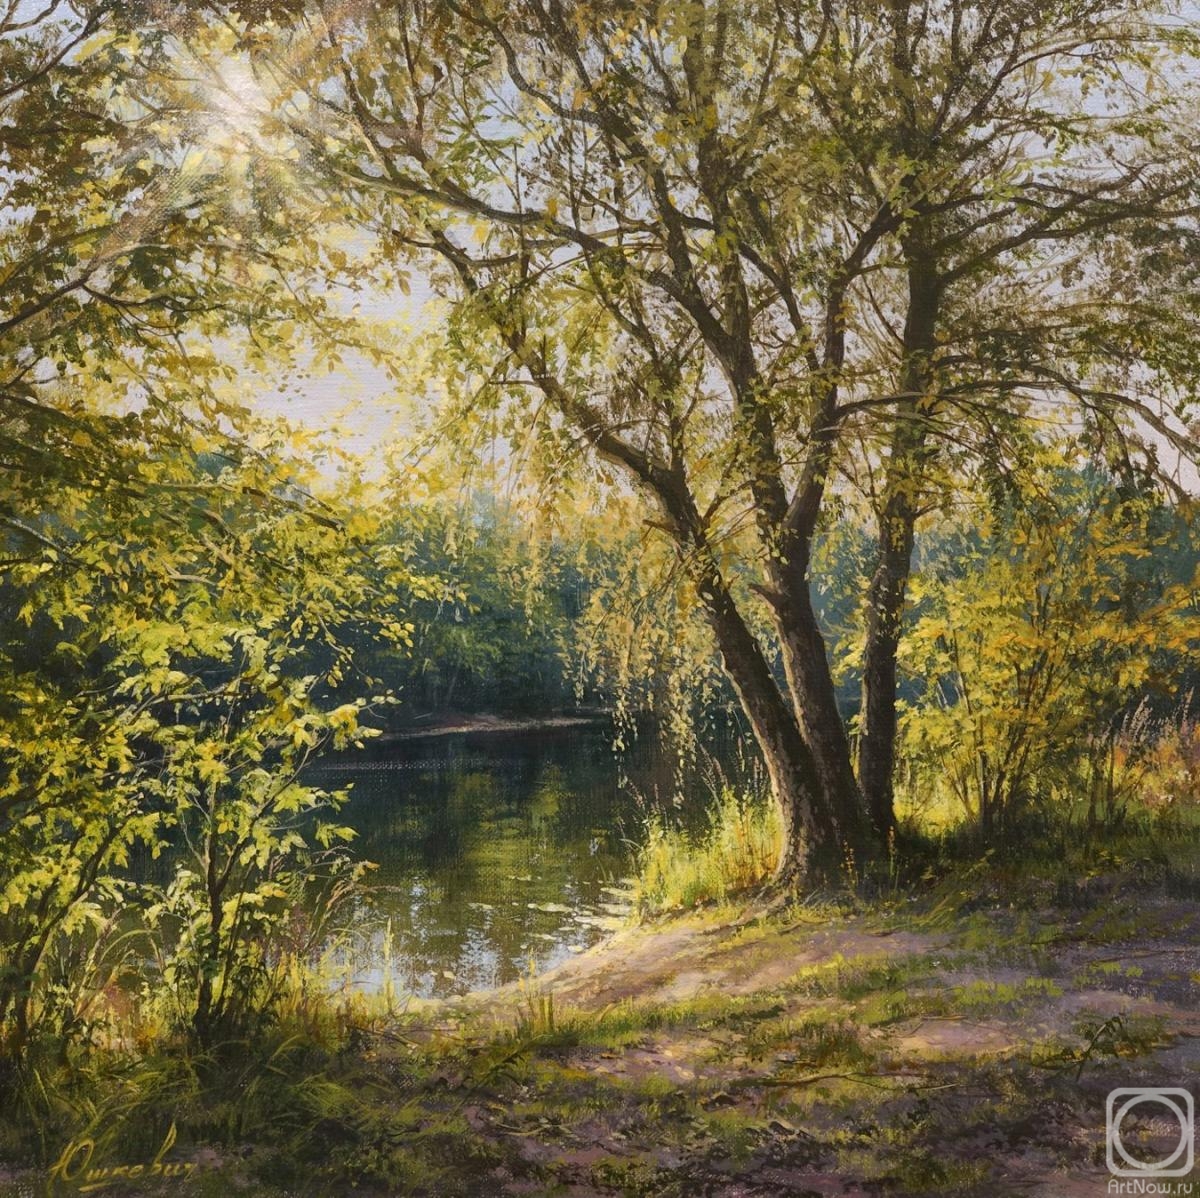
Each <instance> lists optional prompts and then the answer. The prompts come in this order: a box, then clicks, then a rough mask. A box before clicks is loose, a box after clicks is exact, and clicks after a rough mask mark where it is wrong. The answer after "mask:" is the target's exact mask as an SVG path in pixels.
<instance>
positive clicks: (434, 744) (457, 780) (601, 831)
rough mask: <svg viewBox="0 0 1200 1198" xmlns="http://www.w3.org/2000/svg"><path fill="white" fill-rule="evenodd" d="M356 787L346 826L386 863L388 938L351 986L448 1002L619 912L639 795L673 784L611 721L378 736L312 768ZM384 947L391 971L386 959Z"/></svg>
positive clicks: (566, 949) (328, 781) (646, 750)
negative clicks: (619, 740) (624, 742)
mask: <svg viewBox="0 0 1200 1198" xmlns="http://www.w3.org/2000/svg"><path fill="white" fill-rule="evenodd" d="M314 781H319V782H320V784H322V785H326V786H342V785H344V784H345V783H347V782H350V783H353V789H352V792H351V794H352V797H351V800H350V802H349V803H348V804H347V806H346V808H345V812H344V822H346V823H348V824H349V825H351V826H352V827H354V828H355V829H356V830H357V831H358V833H359V839H358V840H357V841H356V846H357V848H358V850H359V851H360V852H361V853H362V855H363V856H364V857H366V858H367V859H368V860H370V861H373V862H376V863H377V865H378V866H379V868H378V870H377V871H376V873H375V874H374V875H373V877H374V885H373V889H374V891H375V897H376V900H377V904H378V908H379V910H380V913H381V915H382V917H384V918H386V919H387V920H388V921H390V926H391V936H392V945H391V952H390V954H388V953H385V951H384V947H383V944H382V935H383V933H382V932H380V933H378V934H377V935H376V937H375V940H374V947H373V952H372V954H371V958H372V959H370V960H368V961H367V962H366V964H365V966H364V967H363V968H362V969H361V970H360V972H359V974H358V977H357V982H358V984H359V985H362V986H364V987H366V988H369V989H379V988H382V986H383V984H384V976H385V971H386V970H387V969H388V968H390V970H391V973H392V980H393V984H394V985H395V987H396V989H397V991H400V992H411V993H415V994H418V995H421V996H431V995H437V996H444V995H449V994H455V993H462V992H464V991H466V990H472V989H478V988H482V987H490V986H497V985H502V984H504V983H506V982H510V981H513V980H515V979H516V978H517V977H519V976H521V975H522V974H527V973H528V972H530V970H536V971H541V970H544V969H546V968H549V967H551V966H553V965H554V964H556V963H558V962H559V961H561V960H563V959H564V958H566V957H567V956H569V955H570V954H571V953H572V952H573V951H581V950H582V949H584V948H585V947H587V946H588V945H590V944H592V943H594V942H595V941H596V940H597V939H598V938H599V937H601V936H602V935H604V934H605V932H606V931H607V930H610V929H611V928H612V927H613V926H614V925H615V924H616V923H617V922H619V920H620V919H621V917H622V916H623V913H624V912H623V907H622V903H621V894H622V880H623V879H625V878H626V877H627V875H628V873H629V870H630V865H631V860H632V854H631V849H630V844H629V841H630V840H631V839H632V838H634V837H636V835H637V831H638V829H639V827H640V826H641V809H642V802H643V800H645V799H650V800H653V799H654V798H655V797H656V796H661V795H665V794H669V793H670V788H671V769H670V762H669V759H668V758H667V756H666V755H665V754H664V753H662V752H661V751H659V750H658V749H657V748H656V747H655V745H654V744H653V743H651V742H650V741H649V740H647V741H645V742H643V743H640V744H639V745H638V746H637V747H635V749H634V750H633V751H632V752H628V751H627V752H625V753H623V754H621V755H620V756H619V757H618V756H617V755H616V754H614V752H613V751H612V748H611V744H610V740H609V737H608V735H607V734H606V733H605V732H604V731H602V730H591V729H583V730H580V729H562V730H556V731H553V732H539V733H522V734H519V735H514V734H503V735H502V734H496V733H487V734H476V735H471V734H463V735H454V736H441V737H432V738H428V739H421V740H413V741H403V742H398V743H393V744H389V745H375V746H373V747H371V748H369V749H368V750H365V751H364V752H362V753H359V754H356V755H353V756H342V757H339V758H335V759H331V760H328V761H326V762H324V763H322V764H321V765H320V766H318V767H317V770H316V777H315V778H314ZM388 956H390V965H389V964H388V963H387V958H388Z"/></svg>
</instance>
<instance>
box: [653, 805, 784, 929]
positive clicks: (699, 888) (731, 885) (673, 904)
mask: <svg viewBox="0 0 1200 1198" xmlns="http://www.w3.org/2000/svg"><path fill="white" fill-rule="evenodd" d="M782 840H783V827H782V824H781V821H780V818H779V812H778V810H777V808H776V807H775V804H774V803H772V802H771V801H770V798H769V797H768V796H767V795H765V794H762V793H750V794H747V793H745V792H741V791H737V790H734V789H732V788H730V787H726V788H725V789H724V790H722V791H721V793H720V795H719V796H718V798H717V801H716V803H715V804H714V806H713V808H712V811H711V812H710V813H709V818H708V823H707V826H705V827H704V828H703V829H702V830H700V831H699V832H689V831H687V830H685V829H682V828H673V827H669V826H668V825H667V824H666V823H665V822H664V821H663V820H662V819H661V818H660V817H658V816H652V817H651V818H650V819H649V820H648V821H647V826H646V836H645V840H644V842H643V844H642V846H641V847H640V848H639V850H638V854H637V877H636V879H635V883H634V892H635V893H634V904H635V907H636V908H637V910H638V911H639V913H641V914H643V915H652V914H657V913H660V912H664V911H678V910H681V909H686V908H689V907H696V906H699V905H701V904H704V903H712V902H723V901H724V900H725V899H727V898H729V897H730V896H731V895H735V894H737V893H739V892H740V891H745V890H749V889H751V888H752V887H754V886H759V885H761V884H762V883H764V882H766V881H767V880H768V879H769V878H770V877H771V874H772V873H773V872H774V869H775V864H776V862H777V861H778V860H779V851H780V847H781V844H782Z"/></svg>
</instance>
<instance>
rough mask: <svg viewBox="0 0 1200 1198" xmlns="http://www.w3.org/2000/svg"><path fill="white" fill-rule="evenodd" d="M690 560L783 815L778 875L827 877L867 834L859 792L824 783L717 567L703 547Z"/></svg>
mask: <svg viewBox="0 0 1200 1198" xmlns="http://www.w3.org/2000/svg"><path fill="white" fill-rule="evenodd" d="M693 561H694V563H695V564H694V566H693V578H694V581H695V584H696V587H697V590H698V592H699V594H700V597H701V599H702V601H703V603H704V608H705V612H706V614H707V617H708V622H709V625H710V627H711V628H712V630H713V633H714V635H715V637H716V641H717V645H718V648H719V649H720V652H721V658H722V662H723V664H724V667H725V671H726V673H727V674H728V676H729V679H730V681H731V682H732V683H733V686H734V689H735V691H736V692H737V695H738V699H739V700H740V703H741V707H742V710H743V711H744V713H745V715H746V718H747V720H748V721H749V724H750V728H751V730H752V732H753V733H754V738H755V740H756V741H757V743H758V746H759V749H760V750H761V752H762V755H763V761H764V763H765V765H766V769H767V775H768V777H769V779H770V782H771V789H772V791H773V793H774V795H775V798H776V801H777V802H778V804H779V807H780V812H781V815H782V817H783V826H784V833H785V835H784V845H783V852H782V854H781V856H780V860H779V865H778V867H777V869H776V880H777V881H779V882H781V883H788V884H792V883H796V882H811V881H813V880H817V879H820V878H827V877H832V876H834V875H835V874H836V871H837V869H838V867H839V864H840V863H841V862H842V861H843V860H844V859H845V856H846V850H847V849H848V848H849V849H852V850H854V851H855V852H860V851H861V850H862V849H863V848H864V847H865V845H866V844H867V843H868V842H869V839H870V828H869V825H868V824H867V821H866V820H865V818H864V814H865V813H864V809H863V806H862V803H861V800H860V798H859V794H858V790H857V788H855V790H854V793H853V796H852V801H846V796H844V795H839V794H838V793H837V792H836V791H835V790H832V789H830V788H829V787H828V786H827V785H826V780H825V778H824V777H823V776H822V770H821V767H820V765H819V763H818V761H817V758H816V755H815V754H814V752H813V750H812V748H811V747H810V745H809V743H808V741H807V739H806V737H805V734H804V732H803V731H802V730H801V727H800V723H799V721H798V719H797V717H796V713H795V710H794V709H793V706H792V703H791V702H790V701H789V699H788V697H787V696H786V695H784V693H783V692H782V691H781V689H780V687H779V684H778V683H777V681H776V679H775V677H774V675H773V673H772V671H771V667H770V664H769V663H768V661H767V658H766V656H765V654H764V653H763V650H762V647H761V646H760V645H759V643H758V641H757V640H756V639H755V637H754V634H753V633H752V632H751V631H750V629H749V628H748V626H747V625H746V622H745V620H744V619H743V617H742V614H741V612H740V611H739V610H738V608H737V605H736V603H735V602H734V599H733V597H732V596H731V595H730V593H729V589H728V587H727V585H726V583H725V580H724V578H723V577H722V576H721V574H720V571H719V570H718V569H717V568H716V566H715V564H714V563H713V562H712V560H711V558H710V557H708V555H707V554H705V553H703V552H701V553H700V554H697V555H695V557H694V558H693ZM823 652H824V648H823V646H822V653H823ZM847 760H848V759H847Z"/></svg>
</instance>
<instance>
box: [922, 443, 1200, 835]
mask: <svg viewBox="0 0 1200 1198" xmlns="http://www.w3.org/2000/svg"><path fill="white" fill-rule="evenodd" d="M1020 484H1021V485H1020V489H1019V490H1018V491H1016V492H1014V493H1013V494H1012V495H1011V496H1009V497H1008V498H1007V499H1006V500H1005V502H1004V503H1003V504H1002V505H1001V506H1000V507H999V508H998V509H997V508H996V507H995V505H994V504H993V503H992V500H991V498H990V497H988V496H978V497H977V499H976V502H975V504H973V505H971V506H970V507H968V508H967V514H968V516H969V525H968V526H969V528H970V533H969V538H970V541H972V542H973V545H972V547H971V548H970V549H969V550H968V551H966V552H963V551H961V548H960V550H959V551H958V552H956V553H954V555H953V556H952V558H948V559H943V560H938V558H937V557H934V559H933V560H932V561H931V562H929V563H928V564H927V565H926V567H925V568H924V569H923V570H922V571H921V572H920V573H919V574H918V576H917V578H916V579H915V581H914V589H915V590H917V592H918V593H919V595H920V598H921V602H920V607H921V614H920V617H919V618H918V619H917V620H916V623H915V627H914V628H913V629H912V630H911V632H910V633H909V634H908V635H907V636H906V637H905V639H904V642H903V648H902V655H901V661H902V665H903V666H904V667H906V668H907V670H908V671H909V672H910V673H911V674H912V675H913V676H914V677H916V678H918V679H921V680H923V686H922V693H920V694H919V695H918V696H917V697H916V698H915V699H914V700H913V701H912V702H911V703H909V704H906V705H905V710H904V713H903V719H902V722H901V729H902V735H903V737H904V743H905V750H906V751H905V757H906V759H907V761H908V764H909V767H910V771H911V773H912V775H913V781H912V783H911V788H912V790H913V791H915V792H916V793H918V794H920V795H921V796H922V797H923V798H924V799H925V801H927V802H928V801H930V800H935V799H937V798H940V797H946V796H947V795H948V796H952V797H953V799H954V800H955V804H954V805H956V806H960V807H961V810H962V814H964V815H965V816H966V817H967V818H968V819H970V820H972V821H973V822H974V823H975V824H976V826H977V827H978V828H979V829H980V830H981V831H982V833H983V834H984V836H985V837H988V838H990V837H991V836H993V835H994V834H996V833H997V832H1000V831H1002V830H1004V829H1005V827H1006V826H1010V825H1012V824H1014V823H1016V822H1017V821H1019V819H1020V818H1021V816H1022V815H1023V814H1025V812H1026V811H1027V809H1028V808H1029V807H1031V806H1034V805H1041V806H1043V807H1046V806H1047V805H1048V804H1049V803H1050V802H1052V801H1053V802H1056V803H1057V804H1059V805H1060V806H1061V807H1063V808H1066V809H1068V810H1069V808H1070V806H1071V805H1072V804H1077V805H1082V804H1083V803H1084V802H1085V801H1086V805H1087V807H1088V819H1089V823H1091V824H1094V823H1095V822H1096V821H1097V819H1098V818H1099V814H1100V811H1101V810H1102V809H1103V811H1104V812H1105V813H1106V815H1107V818H1108V819H1110V820H1111V819H1112V818H1113V817H1114V816H1115V814H1116V805H1117V804H1116V785H1115V783H1116V781H1117V779H1116V778H1115V772H1116V762H1117V756H1118V750H1119V749H1121V750H1129V749H1131V748H1132V749H1138V748H1143V746H1137V745H1133V744H1131V743H1130V738H1128V737H1125V743H1124V744H1123V745H1122V744H1120V741H1121V738H1122V733H1123V732H1125V731H1126V730H1127V727H1128V725H1129V724H1130V723H1134V722H1137V717H1138V716H1139V712H1140V711H1141V709H1142V706H1143V705H1144V704H1146V703H1147V702H1148V700H1149V699H1150V696H1152V695H1155V694H1158V695H1160V696H1162V695H1172V694H1178V693H1179V691H1180V689H1181V682H1182V678H1183V676H1184V670H1185V667H1186V664H1187V662H1188V661H1189V659H1190V656H1191V655H1192V654H1194V652H1195V648H1196V642H1197V628H1198V627H1200V626H1198V624H1197V619H1196V616H1197V611H1196V591H1195V583H1196V581H1197V578H1196V574H1195V570H1196V566H1195V550H1194V547H1193V546H1191V545H1190V544H1189V543H1188V542H1189V540H1190V538H1189V537H1188V536H1187V535H1186V529H1187V527H1188V526H1187V524H1186V523H1184V522H1183V521H1181V520H1180V519H1179V518H1178V517H1177V515H1176V514H1175V513H1172V512H1170V511H1169V509H1166V508H1165V507H1164V505H1163V503H1162V501H1161V497H1160V496H1157V495H1155V494H1154V493H1153V492H1152V491H1149V490H1145V489H1144V490H1143V492H1142V493H1141V494H1138V493H1133V494H1122V489H1121V488H1120V487H1114V486H1112V485H1111V480H1106V479H1104V478H1103V476H1102V475H1100V474H1099V473H1098V472H1097V471H1096V470H1095V469H1093V468H1089V466H1088V464H1087V461H1086V457H1084V456H1083V455H1082V454H1080V452H1079V448H1078V446H1072V445H1065V446H1058V447H1055V448H1054V449H1051V450H1045V451H1043V452H1042V453H1041V454H1039V455H1038V460H1037V461H1036V462H1035V463H1030V464H1029V465H1028V466H1027V467H1026V468H1025V469H1023V470H1022V477H1021V480H1020ZM1181 541H1182V542H1183V544H1182V546H1181V544H1180V542H1181ZM1181 548H1182V549H1183V550H1185V552H1183V553H1182V554H1181V553H1180V549H1181ZM1143 722H1144V721H1143ZM1101 799H1103V802H1101V801H1100V800H1101Z"/></svg>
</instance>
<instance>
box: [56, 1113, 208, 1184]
mask: <svg viewBox="0 0 1200 1198" xmlns="http://www.w3.org/2000/svg"><path fill="white" fill-rule="evenodd" d="M174 1145H175V1124H174V1123H172V1124H171V1128H170V1130H169V1131H168V1132H167V1135H166V1138H165V1139H164V1140H163V1142H162V1147H161V1148H159V1150H158V1151H157V1152H156V1153H155V1154H154V1159H153V1160H151V1161H139V1162H137V1163H135V1164H127V1165H93V1163H92V1161H93V1158H94V1157H95V1155H96V1141H95V1140H93V1139H90V1138H87V1139H83V1140H72V1141H71V1142H70V1143H69V1144H68V1145H67V1146H66V1147H65V1148H64V1149H63V1150H62V1155H61V1156H60V1157H59V1158H58V1160H57V1161H55V1162H54V1164H53V1165H51V1166H50V1184H51V1187H52V1188H53V1185H54V1183H55V1182H59V1181H61V1182H63V1183H64V1184H65V1185H69V1186H74V1187H75V1189H77V1190H78V1191H79V1193H81V1194H90V1193H92V1192H94V1191H96V1190H102V1189H104V1187H105V1186H110V1185H112V1184H113V1183H114V1182H118V1181H136V1180H137V1179H138V1178H146V1179H149V1178H153V1179H155V1180H158V1179H160V1178H173V1179H174V1180H177V1181H181V1180H183V1179H185V1178H188V1177H191V1175H192V1174H193V1173H194V1172H195V1170H196V1165H195V1163H194V1162H191V1161H185V1162H183V1163H181V1164H168V1163H167V1162H165V1161H164V1160H163V1157H164V1156H166V1155H167V1153H168V1152H170V1151H171V1149H172V1148H173V1147H174Z"/></svg>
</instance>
